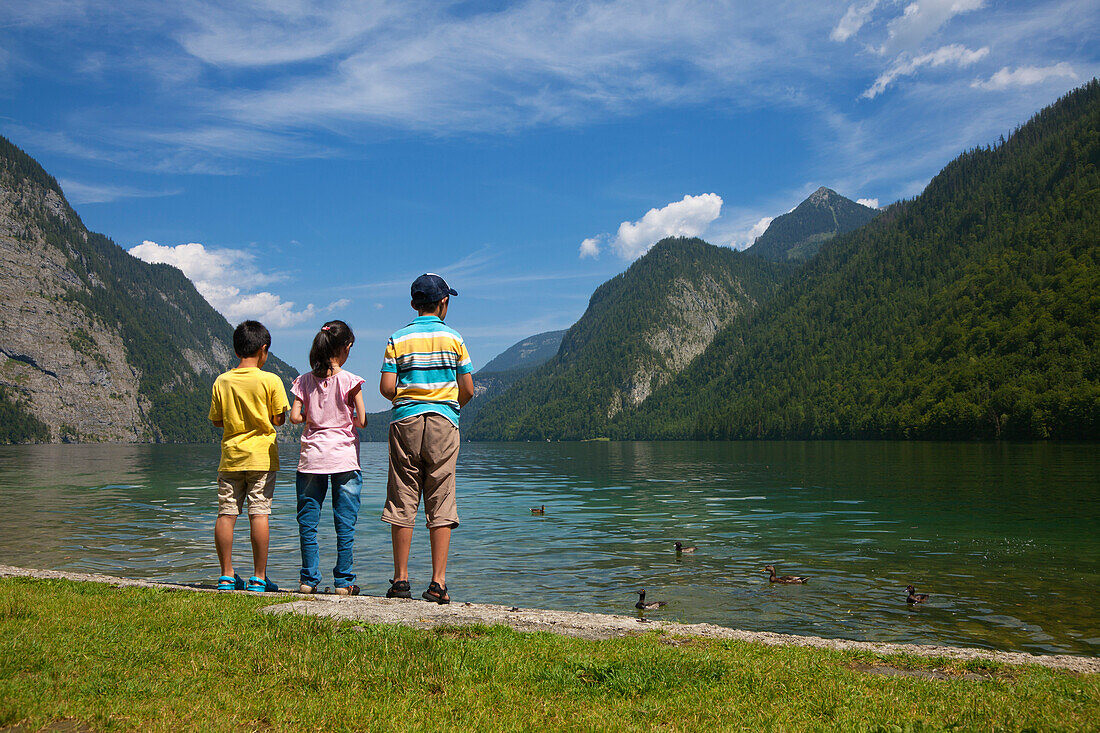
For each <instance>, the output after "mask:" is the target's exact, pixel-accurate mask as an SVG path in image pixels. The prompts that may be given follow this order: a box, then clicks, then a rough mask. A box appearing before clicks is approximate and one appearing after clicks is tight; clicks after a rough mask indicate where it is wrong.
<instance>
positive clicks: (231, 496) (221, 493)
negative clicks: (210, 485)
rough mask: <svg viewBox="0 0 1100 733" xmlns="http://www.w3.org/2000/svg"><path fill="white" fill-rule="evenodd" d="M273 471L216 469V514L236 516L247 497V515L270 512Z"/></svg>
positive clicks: (273, 485) (272, 494)
mask: <svg viewBox="0 0 1100 733" xmlns="http://www.w3.org/2000/svg"><path fill="white" fill-rule="evenodd" d="M273 496H275V472H274V471H218V515H219V516H220V515H222V514H231V515H233V516H237V515H238V514H240V513H241V511H242V510H243V509H244V500H245V497H248V516H252V515H253V514H271V499H272V497H273Z"/></svg>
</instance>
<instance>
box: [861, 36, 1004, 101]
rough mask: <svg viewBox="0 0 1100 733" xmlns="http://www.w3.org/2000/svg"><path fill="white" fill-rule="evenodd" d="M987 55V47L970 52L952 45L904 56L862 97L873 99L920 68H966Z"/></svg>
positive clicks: (962, 47)
mask: <svg viewBox="0 0 1100 733" xmlns="http://www.w3.org/2000/svg"><path fill="white" fill-rule="evenodd" d="M988 53H989V48H988V47H987V46H983V47H982V48H979V49H976V50H971V49H969V48H966V47H965V46H960V45H958V44H952V45H950V46H942V47H940V48H937V49H936V50H935V51H931V52H929V53H925V54H921V55H920V56H914V57H911V58H910V57H907V56H905V57H902V58H899V59H898V60H897V61H896V62H895V63H894V65H893V66H891V67H890V69H889V70H887V71H885V72H884V73H882V74H880V75H879V77H878V78H877V79H875V83H874V84H872V85H871V86H870V87H868V88H867V90H866V91H864V92H863V96H864V97H865V98H867V99H874V98H875V97H877V96H878V95H880V94H882V93H883V92H884V91H886V87H888V86H889V85H890V84H892V83H893V82H894V81H895V80H896V79H898V78H899V77H902V76H910V75H912V74H915V73H916V72H917V70H918V69H920V68H921V67H924V66H929V67H933V68H934V67H937V66H943V65H944V64H954V65H955V66H959V67H966V66H970V65H971V64H974V63H976V62H978V61H980V60H981V59H983V58H985V57H986V55H987V54H988Z"/></svg>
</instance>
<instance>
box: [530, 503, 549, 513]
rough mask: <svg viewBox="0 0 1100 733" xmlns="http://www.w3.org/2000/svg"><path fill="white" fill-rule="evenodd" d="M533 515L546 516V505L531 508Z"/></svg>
mask: <svg viewBox="0 0 1100 733" xmlns="http://www.w3.org/2000/svg"><path fill="white" fill-rule="evenodd" d="M531 513H532V514H546V505H545V504H543V505H542V506H536V507H531Z"/></svg>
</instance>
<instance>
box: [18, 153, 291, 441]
mask: <svg viewBox="0 0 1100 733" xmlns="http://www.w3.org/2000/svg"><path fill="white" fill-rule="evenodd" d="M0 262H2V264H3V267H2V268H0V442H4V443H12V442H51V441H52V442H57V441H110V442H136V441H157V442H162V441H163V442H189V441H208V440H213V439H216V438H217V437H218V436H217V433H216V432H215V430H214V428H213V427H212V426H211V425H210V423H209V421H208V420H207V418H206V415H207V410H208V409H209V406H210V385H211V383H212V382H213V379H214V377H215V376H216V375H217V374H218V373H219V372H221V371H223V370H224V369H226V368H228V367H229V366H231V365H232V364H233V363H235V361H236V359H235V358H234V356H233V345H232V344H233V339H232V328H231V327H230V325H229V323H228V322H227V321H226V320H225V318H223V317H222V316H221V315H220V314H219V313H218V312H217V311H215V310H214V309H213V308H212V307H211V306H210V305H209V304H208V303H207V302H206V301H205V300H204V299H203V298H202V296H201V295H199V293H198V291H197V290H195V286H194V285H193V284H192V283H191V281H190V280H188V279H187V278H186V277H184V275H183V273H182V272H180V271H179V270H177V269H176V268H174V267H171V266H169V265H150V264H148V263H145V262H142V261H141V260H138V259H136V258H135V257H132V256H131V255H129V254H128V253H127V252H125V251H124V250H123V249H122V248H121V247H119V246H118V245H117V244H115V243H114V242H112V241H111V240H110V239H108V238H107V237H105V236H103V235H102V234H95V233H93V232H89V231H88V230H87V229H86V228H85V227H84V224H83V222H81V220H80V217H79V216H77V214H76V212H75V211H73V209H72V207H70V206H69V204H68V202H67V201H66V200H65V196H64V194H63V193H62V191H61V188H60V186H58V184H57V181H56V180H54V178H53V177H52V176H50V175H49V174H48V173H46V171H45V170H43V169H42V167H41V166H40V165H39V164H38V163H37V162H35V160H34V159H33V158H31V157H30V156H28V155H27V154H26V153H24V152H23V151H22V150H20V149H19V148H17V147H16V146H15V145H13V144H12V143H11V142H10V141H8V140H7V139H5V138H2V137H0ZM267 369H268V370H269V371H272V372H274V373H276V374H278V375H279V376H280V377H282V378H283V379H284V381H286V380H290V379H293V377H294V375H295V372H294V370H293V369H291V368H290V367H289V366H287V365H286V364H284V363H283V362H281V361H279V360H278V359H276V358H274V357H272V358H271V359H270V360H269V361H268V365H267Z"/></svg>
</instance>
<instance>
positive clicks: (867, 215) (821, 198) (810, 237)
mask: <svg viewBox="0 0 1100 733" xmlns="http://www.w3.org/2000/svg"><path fill="white" fill-rule="evenodd" d="M878 214H879V210H878V209H872V208H870V207H869V206H864V205H863V204H857V203H856V202H855V201H852V200H851V199H848V198H844V197H843V196H841V195H840V194H839V193H837V192H836V191H834V190H832V189H831V188H825V187H824V186H822V187H821V188H819V189H817V190H816V191H814V192H813V193H812V194H810V196H809V198H807V199H806V200H805V201H803V202H802V203H800V204H799V205H798V206H796V207H795V208H794V210H793V211H791V212H789V213H786V214H783V215H782V216H777V217H775V219H773V220H772V222H771V224H769V225H768V228H767V229H766V230H765V231H764V233H763V234H761V235H760V236H759V237H757V238H756V241H755V242H753V244H752V246H751V247H749V248H748V249H747V250H745V251H746V252H752V253H753V254H755V255H760V256H761V257H766V258H768V259H769V260H774V261H776V262H804V261H806V260H808V259H810V258H811V257H813V256H814V255H815V254H817V251H818V250H819V249H821V245H822V244H824V243H825V242H827V241H829V240H830V239H832V238H833V237H835V236H836V235H838V234H844V233H846V232H850V231H852V230H853V229H858V228H859V227H861V226H863V225H864V224H866V223H867V222H869V221H871V220H872V219H874V218H875V217H876V216H878Z"/></svg>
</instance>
